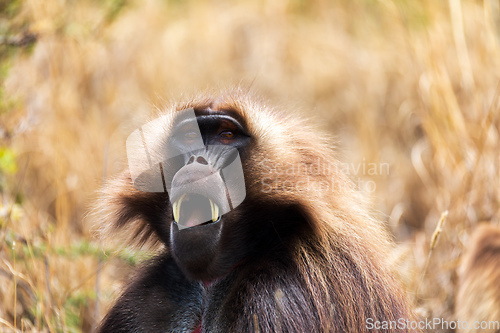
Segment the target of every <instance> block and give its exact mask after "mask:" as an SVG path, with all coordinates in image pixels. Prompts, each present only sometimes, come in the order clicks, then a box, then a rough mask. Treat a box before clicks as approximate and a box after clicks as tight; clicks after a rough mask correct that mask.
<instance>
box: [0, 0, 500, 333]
mask: <svg viewBox="0 0 500 333" xmlns="http://www.w3.org/2000/svg"><path fill="white" fill-rule="evenodd" d="M0 82H1V84H2V85H1V89H0V331H1V332H11V331H22V332H49V331H50V332H90V331H92V328H93V327H95V325H96V323H97V322H98V321H99V319H100V318H101V317H102V316H103V314H104V313H105V311H106V309H108V307H109V306H110V304H111V302H112V301H113V300H114V299H115V297H116V296H117V295H118V293H119V291H120V289H121V287H122V285H123V282H125V281H126V280H127V276H128V274H129V273H130V271H131V269H130V268H131V267H133V266H134V265H136V263H137V262H139V261H140V260H141V259H144V258H145V257H147V256H148V253H147V252H146V251H144V249H134V248H128V247H124V246H122V244H120V243H118V242H110V241H104V240H100V238H99V237H98V236H99V235H98V233H97V232H96V230H97V228H96V225H97V224H99V223H105V221H100V220H99V219H98V218H97V219H91V218H88V217H87V214H88V212H89V209H90V207H91V205H92V203H93V202H94V201H95V198H96V194H95V193H96V190H97V189H98V188H99V187H100V186H101V185H102V183H103V181H104V180H105V179H106V178H107V177H109V176H112V175H114V174H116V173H117V172H119V171H120V170H122V169H123V168H124V167H126V163H125V161H126V156H125V149H124V143H125V139H126V137H127V135H128V134H130V133H131V132H132V131H133V130H134V129H135V128H137V127H139V126H141V125H142V124H143V123H144V122H145V120H146V118H147V117H148V115H149V114H151V112H152V111H154V109H155V108H161V107H162V105H165V104H168V103H170V102H171V101H174V100H178V99H182V98H183V96H189V95H191V94H193V93H196V92H197V91H200V90H204V89H212V90H215V91H217V90H218V89H222V88H227V87H232V86H239V85H241V86H242V87H244V89H247V88H249V89H251V90H252V91H254V92H256V93H257V94H259V95H261V96H263V97H264V98H266V99H268V100H269V101H270V103H273V104H278V105H281V107H282V108H285V109H290V110H298V111H297V112H300V113H303V114H306V116H307V117H309V118H310V119H311V122H314V123H317V124H319V126H320V127H321V128H322V129H323V130H324V131H325V132H329V133H332V134H334V135H335V137H336V142H332V145H333V144H335V145H337V147H338V151H339V155H340V156H341V159H342V161H343V162H344V163H345V166H346V171H347V172H348V173H349V174H350V176H351V178H352V180H353V181H354V182H355V183H357V184H358V185H359V188H360V190H361V191H363V192H366V195H367V196H368V197H369V198H370V200H371V202H372V204H373V209H374V211H375V212H376V214H378V216H379V218H380V219H382V220H383V221H384V222H386V224H387V227H388V229H389V231H390V232H391V233H392V234H393V235H394V239H395V241H396V243H397V246H396V248H395V249H394V255H393V258H391V260H392V261H393V266H394V269H395V270H396V271H397V272H398V273H399V275H400V277H401V279H402V281H403V282H404V284H405V285H406V287H407V289H408V292H409V294H410V298H411V300H412V301H413V302H414V304H415V307H416V308H417V309H418V313H419V315H421V316H422V317H427V318H445V319H447V320H453V319H454V306H455V304H454V302H455V294H456V285H457V268H458V265H459V264H460V260H461V257H462V254H463V251H464V247H465V245H466V244H467V241H468V239H469V235H470V233H471V231H472V230H473V229H474V227H475V226H476V225H478V224H479V223H481V222H487V223H492V224H496V225H500V115H499V114H500V109H499V107H500V4H499V2H498V0H483V1H479V0H462V1H461V0H449V1H436V0H422V1H420V0H413V1H412V0H344V1H336V2H333V1H326V0H317V1H304V0H273V1H268V2H265V1H261V0H257V1H252V0H244V1H239V2H231V1H224V0H219V1H212V2H205V1H194V0H188V1H179V0H163V1H160V0H146V1H140V0H104V1H98V0H80V1H70V0H15V1H14V0H0ZM445 212H448V215H447V216H445V215H443V214H445ZM441 216H443V217H444V219H443V220H442V222H444V223H443V224H442V228H441V229H442V231H441V233H440V237H439V239H438V240H439V241H438V242H437V243H435V242H434V243H433V242H432V236H433V233H434V231H435V230H436V228H437V226H438V222H439V221H440V218H441ZM431 243H432V244H431ZM431 249H432V250H431ZM499 283H500V282H499ZM499 320H500V318H499ZM450 331H451V330H450Z"/></svg>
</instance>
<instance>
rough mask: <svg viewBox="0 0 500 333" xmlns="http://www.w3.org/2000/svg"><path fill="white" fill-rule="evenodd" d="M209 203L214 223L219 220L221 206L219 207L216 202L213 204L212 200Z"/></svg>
mask: <svg viewBox="0 0 500 333" xmlns="http://www.w3.org/2000/svg"><path fill="white" fill-rule="evenodd" d="M209 201H210V208H211V209H212V221H213V222H215V221H217V219H218V218H219V206H217V205H216V204H215V202H212V200H210V199H209Z"/></svg>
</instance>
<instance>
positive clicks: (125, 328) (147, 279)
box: [98, 254, 204, 333]
mask: <svg viewBox="0 0 500 333" xmlns="http://www.w3.org/2000/svg"><path fill="white" fill-rule="evenodd" d="M203 299H204V298H203V287H202V285H201V284H200V283H199V282H196V281H190V280H188V279H187V278H186V277H185V276H184V274H183V273H182V272H181V271H180V269H179V268H178V266H177V265H176V264H175V262H174V260H173V259H172V257H171V256H170V255H168V254H164V255H161V256H158V257H156V258H154V259H151V260H150V261H148V262H147V263H145V264H144V265H143V267H142V268H141V269H139V270H138V273H137V275H136V276H135V277H134V278H133V279H132V282H131V283H130V284H129V285H128V287H127V288H126V290H125V292H124V293H123V294H122V295H121V297H120V298H119V299H118V301H117V302H116V304H115V305H114V306H113V308H112V309H111V310H110V311H109V312H108V314H107V315H106V317H105V318H104V320H103V321H102V324H101V326H100V328H99V330H98V332H102V333H105V332H106V333H107V332H110V333H111V332H113V333H115V332H192V331H193V330H194V329H195V328H196V327H197V325H198V324H199V322H200V321H201V315H202V311H203Z"/></svg>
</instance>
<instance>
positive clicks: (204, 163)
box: [196, 156, 208, 165]
mask: <svg viewBox="0 0 500 333" xmlns="http://www.w3.org/2000/svg"><path fill="white" fill-rule="evenodd" d="M196 162H198V163H200V164H203V165H208V162H207V160H206V159H204V158H203V157H201V156H198V157H197V158H196Z"/></svg>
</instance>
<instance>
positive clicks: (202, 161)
mask: <svg viewBox="0 0 500 333" xmlns="http://www.w3.org/2000/svg"><path fill="white" fill-rule="evenodd" d="M194 161H196V162H198V163H200V164H203V165H208V161H207V160H206V159H205V158H204V157H203V156H194V155H192V156H191V157H190V158H189V160H188V162H187V163H186V165H188V164H191V163H193V162H194Z"/></svg>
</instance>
